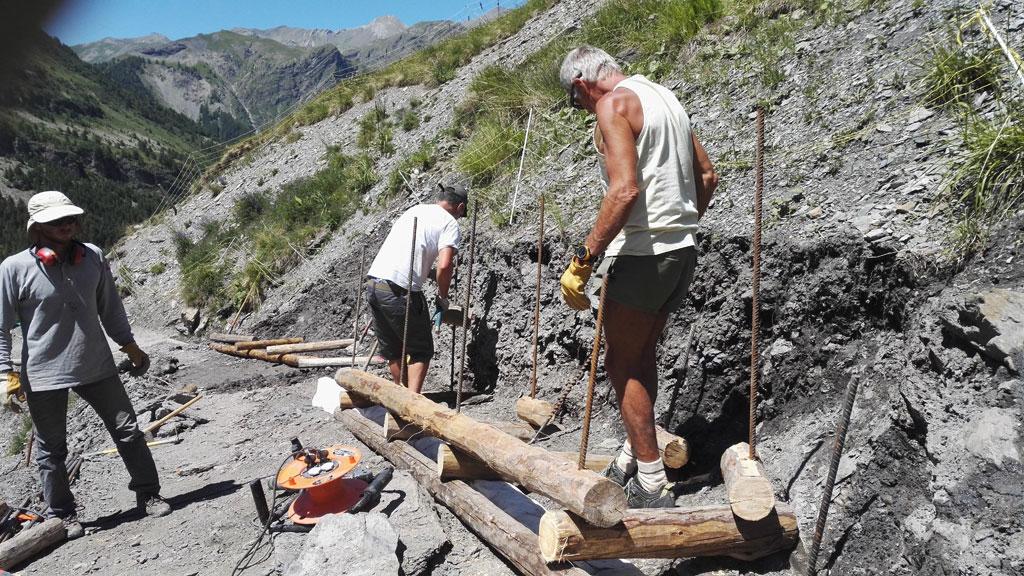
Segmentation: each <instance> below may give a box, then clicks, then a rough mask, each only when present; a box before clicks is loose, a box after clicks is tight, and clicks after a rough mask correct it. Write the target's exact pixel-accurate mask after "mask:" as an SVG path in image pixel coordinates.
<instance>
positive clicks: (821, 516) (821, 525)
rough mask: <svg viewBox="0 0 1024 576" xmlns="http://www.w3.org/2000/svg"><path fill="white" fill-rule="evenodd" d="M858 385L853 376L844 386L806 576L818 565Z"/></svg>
mask: <svg viewBox="0 0 1024 576" xmlns="http://www.w3.org/2000/svg"><path fill="white" fill-rule="evenodd" d="M859 384H860V375H859V374H854V375H853V376H852V377H851V378H850V381H849V382H848V383H847V384H846V398H845V399H844V400H843V413H842V415H841V416H840V417H839V422H837V423H836V437H835V441H834V442H833V443H832V461H831V462H830V463H829V467H828V478H826V479H825V487H824V488H823V489H822V493H821V504H820V505H819V506H818V521H817V522H816V523H815V525H814V538H813V539H812V540H811V552H810V554H809V555H808V557H807V574H806V576H813V575H814V574H815V572H816V571H815V569H814V565H815V564H817V563H818V550H820V549H821V538H822V537H823V536H824V535H825V521H826V520H828V506H829V504H830V503H831V502H832V490H833V488H835V485H836V472H837V471H838V470H839V460H840V458H842V456H843V445H844V444H845V443H846V431H847V429H848V428H849V425H850V414H851V413H853V403H854V400H855V399H856V397H857V387H858V386H859Z"/></svg>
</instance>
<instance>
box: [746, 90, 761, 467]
mask: <svg viewBox="0 0 1024 576" xmlns="http://www.w3.org/2000/svg"><path fill="white" fill-rule="evenodd" d="M754 165H755V175H754V242H753V252H754V263H753V279H752V281H751V294H752V297H751V302H750V306H751V309H750V441H749V442H748V444H749V445H750V459H751V460H756V459H757V445H756V441H757V379H758V365H759V364H760V362H759V361H758V349H757V336H758V334H759V333H760V332H761V318H760V315H759V314H758V312H759V311H760V304H759V298H758V294H759V292H760V290H761V197H762V195H763V194H764V107H763V106H760V105H758V107H757V143H756V146H755V157H754Z"/></svg>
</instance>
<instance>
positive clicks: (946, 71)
mask: <svg viewBox="0 0 1024 576" xmlns="http://www.w3.org/2000/svg"><path fill="white" fill-rule="evenodd" d="M999 66H1000V56H999V54H998V51H997V50H992V49H983V50H972V49H969V48H967V47H963V46H954V47H946V46H938V47H936V48H935V49H933V50H932V54H931V58H930V60H929V61H928V63H927V65H926V70H927V74H926V75H925V80H924V81H925V85H926V87H927V88H926V90H927V92H926V93H925V103H926V104H927V105H929V106H947V105H951V104H957V103H963V104H967V103H970V100H971V98H972V96H974V95H975V94H979V93H981V92H986V91H987V92H998V90H999Z"/></svg>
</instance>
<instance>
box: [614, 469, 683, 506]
mask: <svg viewBox="0 0 1024 576" xmlns="http://www.w3.org/2000/svg"><path fill="white" fill-rule="evenodd" d="M625 491H626V507H627V508H675V506H676V497H675V496H674V495H673V494H672V485H671V484H666V485H664V486H662V488H661V490H658V491H657V492H648V491H647V490H646V489H645V488H644V487H643V485H642V484H640V480H639V479H637V477H636V476H634V477H632V478H630V479H629V482H627V483H626V487H625Z"/></svg>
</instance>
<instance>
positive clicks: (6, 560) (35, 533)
mask: <svg viewBox="0 0 1024 576" xmlns="http://www.w3.org/2000/svg"><path fill="white" fill-rule="evenodd" d="M66 537H67V531H66V530H65V529H64V522H63V521H61V519H60V518H50V519H49V520H46V521H45V522H43V523H42V524H36V525H35V526H33V527H31V528H27V529H25V530H22V531H21V532H19V533H18V535H17V536H15V537H14V538H11V539H10V540H8V541H6V542H4V543H3V544H0V567H2V568H4V569H6V570H11V569H13V568H14V567H15V566H17V565H18V564H21V563H22V562H24V561H25V560H28V559H29V558H32V557H33V556H35V555H36V554H38V553H40V552H42V551H43V550H46V549H47V548H49V547H50V546H53V545H54V544H57V543H59V542H63V541H64V539H65V538H66Z"/></svg>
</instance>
